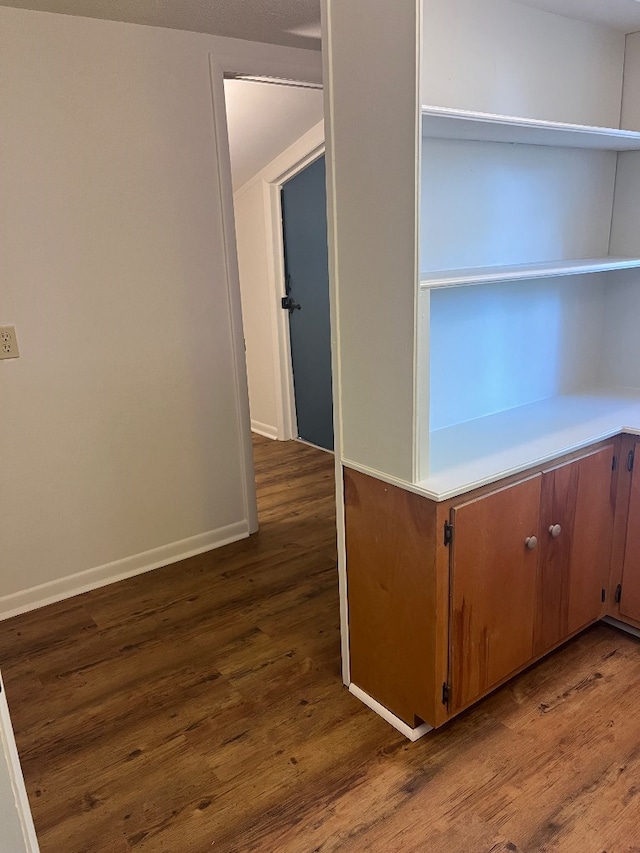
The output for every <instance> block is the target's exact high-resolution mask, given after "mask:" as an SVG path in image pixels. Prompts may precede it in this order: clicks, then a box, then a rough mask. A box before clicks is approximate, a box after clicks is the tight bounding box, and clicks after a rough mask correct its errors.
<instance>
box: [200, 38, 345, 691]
mask: <svg viewBox="0 0 640 853" xmlns="http://www.w3.org/2000/svg"><path fill="white" fill-rule="evenodd" d="M323 34H324V35H325V36H326V24H325V22H323ZM297 55H298V56H299V54H297ZM291 56H292V58H291V62H275V61H272V60H269V59H265V58H264V57H260V58H259V59H257V60H255V61H254V62H247V61H246V60H242V61H239V60H238V59H237V57H232V56H231V57H229V56H223V55H221V54H215V55H214V54H210V55H209V68H210V78H211V94H212V100H213V125H214V126H213V141H214V144H215V147H216V151H217V155H218V175H217V180H218V184H219V187H220V215H221V220H222V228H223V234H224V246H225V262H226V269H227V293H228V298H229V305H230V310H231V333H232V338H233V350H234V355H235V358H234V368H235V379H236V401H237V411H238V428H239V431H240V433H241V435H242V455H243V480H244V492H245V504H246V506H247V518H248V520H249V531H250V532H251V533H253V532H255V531H256V530H257V529H258V513H257V503H256V493H255V478H254V474H253V447H252V439H251V418H250V415H249V389H248V386H247V366H246V358H245V351H244V336H243V331H242V305H241V302H240V276H239V273H238V253H237V247H236V236H235V218H234V209H233V189H232V185H231V158H230V155H229V138H228V131H227V115H226V107H225V97H224V77H225V74H227V75H228V74H234V73H235V74H255V75H265V74H268V75H272V76H274V77H288V78H289V79H292V80H300V81H302V82H310V83H322V82H323V80H322V76H323V70H324V73H325V77H326V81H325V86H326V85H331V74H330V68H329V63H328V60H327V57H326V52H324V51H323V53H322V56H321V62H322V65H321V66H320V67H318V68H312V67H311V66H310V65H309V64H307V63H306V62H303V61H302V58H300V61H296V60H295V59H294V56H296V53H294V51H291ZM323 66H324V67H323ZM328 106H329V105H328V95H327V90H326V88H325V114H326V113H327V110H328ZM324 145H326V148H327V155H328V156H327V184H328V187H327V188H328V193H327V239H328V246H329V295H330V300H331V328H332V332H331V349H332V354H331V355H332V372H333V380H334V385H333V423H334V458H335V482H336V535H337V550H338V587H339V593H340V640H341V643H340V645H341V658H342V661H341V662H342V679H343V681H344V683H345V684H346V685H349V684H350V681H351V675H350V670H351V667H350V661H349V613H348V603H347V576H346V551H345V542H344V492H343V486H342V463H341V460H342V428H341V420H342V415H341V411H340V386H341V377H340V357H339V350H340V347H339V332H338V328H339V306H338V299H337V288H336V277H337V271H336V262H335V245H336V240H335V230H336V217H335V211H334V209H333V206H332V205H333V198H334V195H335V172H334V168H333V163H332V156H331V150H332V149H331V139H329V140H328V142H327V141H326V140H325V143H324ZM324 145H323V148H324ZM282 313H284V312H282Z"/></svg>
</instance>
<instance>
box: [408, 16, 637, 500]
mask: <svg viewBox="0 0 640 853" xmlns="http://www.w3.org/2000/svg"><path fill="white" fill-rule="evenodd" d="M436 5H437V0H426V2H425V12H426V14H429V10H431V9H432V8H435V6H436ZM466 5H467V6H468V10H467V11H468V14H469V15H470V16H471V17H473V16H474V15H476V14H479V13H476V11H475V9H474V8H473V6H472V4H471V3H470V2H469V3H468V4H466ZM507 5H508V4H507ZM490 6H491V8H490V9H488V10H487V11H488V12H489V13H491V9H493V5H492V4H490ZM465 8H466V6H465ZM495 8H496V10H497V9H498V6H497V5H496V7H495ZM504 8H505V9H506V8H507V7H504ZM502 11H504V10H503V7H502V6H500V15H502ZM444 14H445V13H443V15H444ZM509 16H512V18H511V19H509ZM445 17H446V15H445ZM497 20H498V19H497V18H496V21H497ZM525 21H529V23H530V24H531V25H532V26H534V27H537V26H539V27H540V28H541V32H542V31H543V30H544V32H548V38H550V39H555V38H556V36H557V38H558V41H557V44H556V48H555V51H556V52H555V53H554V54H553V58H552V55H551V53H549V51H548V50H547V48H545V50H542V49H541V50H540V51H539V52H535V51H534V52H532V53H531V54H528V53H527V51H528V50H529V48H530V45H529V44H527V36H526V35H525V34H524V30H523V29H522V27H523V26H524V22H525ZM516 22H517V23H516ZM468 23H469V31H468V33H466V34H465V35H464V36H463V38H462V42H461V43H459V44H458V42H457V39H458V35H457V30H456V28H455V25H454V19H453V18H452V19H451V25H449V24H447V26H450V29H449V30H445V29H443V30H442V31H441V32H440V34H439V37H438V38H439V39H444V38H445V35H446V36H447V37H448V38H449V41H447V42H446V43H447V44H448V47H449V50H450V53H451V60H450V62H451V63H452V65H451V66H450V67H453V64H455V63H456V62H457V63H458V64H457V65H456V71H455V75H457V77H456V79H457V84H456V86H457V88H455V89H454V88H453V87H452V86H451V85H449V84H448V83H445V82H444V80H445V78H442V80H441V79H440V78H438V77H430V76H428V75H427V76H426V77H425V76H423V86H422V91H421V100H422V103H423V104H424V103H425V102H426V103H429V101H431V103H432V104H433V103H435V104H437V103H446V102H447V100H448V99H449V98H448V96H451V95H453V97H454V99H455V100H456V101H458V103H456V104H455V105H454V104H452V105H451V106H446V107H443V106H422V107H421V116H420V122H421V186H420V193H419V208H420V234H421V239H420V269H421V273H420V280H419V289H420V297H419V303H418V304H419V318H420V319H419V323H420V335H419V345H418V350H419V352H418V356H417V362H416V363H417V368H416V370H417V387H418V390H419V395H420V399H421V408H420V409H419V411H418V414H417V436H418V439H417V442H418V453H417V457H418V460H419V462H418V465H417V469H418V474H417V478H416V484H417V485H419V486H420V488H421V489H423V490H424V493H425V494H428V495H430V496H431V497H433V498H434V499H437V500H442V499H444V498H445V497H451V495H452V494H455V493H456V492H457V493H461V492H463V491H467V490H468V489H470V488H474V487H476V486H477V485H479V484H483V483H486V482H490V481H491V479H492V478H497V477H498V476H505V475H506V474H508V473H511V472H515V471H519V470H524V469H525V468H526V467H527V465H532V464H536V463H540V462H541V461H544V460H546V459H551V458H553V456H554V455H559V454H561V453H566V452H570V451H571V450H573V449H576V448H578V447H581V446H584V445H585V444H587V443H589V442H591V441H596V440H598V439H599V438H601V437H605V436H606V435H610V434H613V433H614V432H615V431H616V430H619V429H620V428H621V427H622V426H630V425H631V424H632V423H637V424H640V407H638V405H637V401H636V400H635V398H634V394H635V393H636V392H635V391H634V390H631V391H630V392H629V393H630V397H629V396H628V395H627V390H624V391H622V392H621V391H619V390H618V386H619V385H622V384H624V385H625V386H627V389H628V388H629V387H631V389H635V388H640V371H637V372H638V377H637V380H633V382H632V384H631V386H629V383H628V381H625V382H624V383H622V382H620V381H618V379H617V377H616V369H615V364H614V363H613V360H612V359H611V358H609V356H608V351H610V350H611V348H612V344H613V341H614V340H616V329H617V328H618V325H619V319H617V318H616V314H617V313H618V312H622V313H623V314H624V313H625V312H628V311H633V310H636V308H635V307H634V306H631V305H630V304H628V303H629V295H628V287H627V290H626V291H625V295H624V297H623V296H622V289H621V287H620V286H619V283H620V282H621V281H626V282H627V283H628V281H629V279H628V276H629V275H630V274H631V273H632V271H633V270H635V269H640V236H638V235H640V202H638V198H637V196H638V189H639V187H640V179H639V178H637V177H636V176H637V175H639V174H640V116H639V115H636V114H637V113H638V109H637V107H635V106H634V105H633V104H634V103H635V100H637V98H634V96H633V92H634V91H635V90H634V89H633V86H634V85H635V84H636V80H637V78H638V75H640V44H636V43H634V44H633V46H632V47H630V48H628V49H627V51H626V53H625V50H624V48H625V44H624V39H621V40H620V41H619V43H618V44H617V45H616V44H615V40H609V41H607V40H606V39H601V33H602V31H598V32H595V33H594V31H589V32H587V31H586V30H585V29H584V28H583V24H581V23H577V22H575V21H573V22H572V21H570V20H568V19H567V20H566V21H564V22H563V23H562V34H561V35H559V32H560V31H559V30H557V27H556V25H557V26H560V24H559V23H558V21H557V20H555V21H554V20H553V19H552V18H551V17H547V16H546V12H530V11H527V10H526V9H525V8H519V4H518V3H517V2H514V3H513V6H512V7H511V9H510V10H509V11H508V15H507V16H506V17H505V18H504V19H501V20H500V24H499V25H498V26H497V27H496V30H495V32H494V33H492V34H491V35H488V36H486V35H484V36H480V37H479V38H480V39H481V40H482V39H483V38H485V39H486V44H484V43H483V44H484V48H485V49H486V51H487V52H486V54H484V56H481V54H480V53H474V56H475V61H476V63H477V64H476V66H472V65H471V64H470V65H465V62H466V58H465V57H466V54H468V52H469V51H470V50H471V51H475V50H476V48H477V44H478V42H477V40H476V37H475V36H474V35H473V33H474V32H475V31H474V30H473V28H472V27H471V20H470V21H469V22H468ZM527 26H528V24H527ZM425 34H426V38H427V42H426V43H425V51H426V52H425V53H424V55H423V62H424V63H425V64H426V66H429V63H430V62H431V57H432V56H433V55H434V51H436V50H437V49H438V44H440V43H441V42H440V41H437V40H436V37H435V34H433V35H432V34H430V31H429V30H428V29H427V30H425ZM531 37H532V38H534V36H533V35H532V36H531ZM538 37H539V36H538ZM429 39H431V41H429ZM465 39H467V40H468V41H467V42H465ZM520 39H522V48H523V50H522V53H521V55H519V54H518V51H517V50H516V49H514V45H515V44H516V43H517V42H518V40H520ZM589 39H594V41H593V42H592V45H591V47H587V42H588V40H589ZM507 40H510V41H507ZM540 43H542V42H540ZM593 50H595V51H600V54H599V55H600V60H595V53H594V54H593V56H590V54H591V51H593ZM588 54H589V61H594V62H596V61H598V62H601V63H608V64H609V67H610V68H614V67H616V65H617V67H618V72H617V73H618V75H619V76H618V78H617V79H615V75H612V76H611V77H610V79H609V80H608V82H607V84H606V86H604V85H603V87H602V89H601V90H600V91H596V87H594V84H593V83H591V84H588V83H587V82H586V78H585V79H580V76H579V73H578V72H577V71H576V69H577V68H578V67H584V66H581V63H583V62H585V61H586V57H587V55H588ZM538 55H539V58H538V59H536V58H535V57H538ZM489 56H493V57H495V59H496V62H497V63H498V65H500V63H502V64H503V67H502V68H501V72H500V74H501V75H502V76H500V75H497V76H496V74H495V66H494V65H493V64H492V62H490V61H489V59H488V57H489ZM485 59H486V64H485ZM623 59H625V62H624V68H623ZM463 60H464V62H463ZM548 61H551V63H552V65H554V68H555V72H554V73H555V74H556V75H557V84H555V85H550V82H549V78H548V79H547V82H546V83H543V82H542V78H539V79H538V76H537V75H539V74H540V73H541V72H542V70H543V68H542V65H541V63H543V62H544V63H547V62H548ZM576 62H577V65H575V64H574V63H576ZM460 63H462V64H460ZM550 67H551V66H548V67H545V69H544V73H545V74H546V73H547V72H549V69H550ZM458 69H461V70H460V71H458ZM433 70H435V69H433ZM451 73H454V72H451ZM623 74H624V78H625V79H624V86H625V91H627V95H626V97H627V99H629V98H631V99H632V100H628V103H627V107H626V110H625V109H623V110H622V112H621V111H620V103H621V95H622V91H621V86H622V83H623V81H622V76H623ZM479 80H482V81H483V82H482V85H479V83H478V81H479ZM425 81H426V85H425ZM569 81H570V82H569ZM502 88H503V89H504V92H508V97H502V94H501V89H502ZM556 88H557V91H556ZM512 95H513V97H512ZM432 99H433V100H432ZM510 103H511V104H513V105H517V106H519V107H520V108H521V109H522V110H523V115H521V116H518V115H510V114H508V113H507V112H506V109H505V113H504V114H501V113H500V112H499V111H498V110H495V112H494V111H491V112H490V111H488V110H487V111H486V112H481V111H479V110H474V109H462V108H459V107H460V106H463V105H465V106H466V105H467V104H468V105H469V106H474V105H475V104H477V105H478V106H489V105H491V106H493V105H494V104H495V106H499V107H503V108H508V106H509V104H510ZM550 114H551V115H552V116H553V117H556V116H557V117H559V118H561V119H562V118H564V117H566V118H567V119H568V121H563V120H560V121H552V120H549V115H550ZM577 116H580V117H581V118H584V119H587V120H589V119H590V121H587V122H585V123H584V124H578V123H574V122H573V121H571V119H573V118H574V117H577ZM625 120H626V121H630V122H631V125H630V126H631V127H634V126H635V127H636V128H638V130H630V129H621V127H620V126H618V127H612V126H610V124H611V122H614V121H619V122H620V124H621V125H622V122H624V121H625ZM600 122H602V124H600ZM605 125H608V126H605ZM625 271H627V272H625ZM630 271H631V273H630ZM622 275H627V279H621V278H619V277H618V276H622ZM496 285H501V286H500V287H496ZM458 289H459V294H458V295H456V292H455V291H456V290H458ZM625 300H626V301H625ZM613 306H615V307H613ZM427 365H428V371H427V369H426V366H427ZM628 374H629V371H627V375H626V377H625V379H628ZM585 388H597V389H602V390H601V391H600V390H599V391H597V392H595V393H594V394H591V395H590V394H587V393H586V392H585V390H584V389H585ZM630 400H631V402H630ZM622 410H624V412H626V414H625V415H622V414H621V411H622ZM427 412H428V416H427V414H426V413H427ZM427 418H428V421H429V424H428V425H427V424H426V420H427Z"/></svg>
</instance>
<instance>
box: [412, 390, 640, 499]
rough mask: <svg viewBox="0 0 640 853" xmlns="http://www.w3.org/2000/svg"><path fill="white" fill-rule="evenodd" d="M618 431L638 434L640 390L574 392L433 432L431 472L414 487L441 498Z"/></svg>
mask: <svg viewBox="0 0 640 853" xmlns="http://www.w3.org/2000/svg"><path fill="white" fill-rule="evenodd" d="M619 432H631V433H636V434H637V433H640V393H633V392H625V391H619V392H618V391H616V392H611V393H608V392H598V391H596V392H593V393H584V394H571V395H566V396H561V397H552V398H550V399H547V400H541V401H540V402H537V403H532V404H530V405H528V406H520V407H518V408H516V409H509V410H508V411H505V412H499V413H498V414H495V415H489V416H487V417H484V418H479V419H478V420H475V421H468V422H466V423H463V424H458V425H456V426H453V427H449V428H447V429H441V430H437V431H435V432H432V433H431V448H430V456H431V473H430V476H429V477H428V479H426V480H423V481H421V482H420V483H418V484H417V485H416V488H415V490H416V491H417V492H420V493H421V494H424V495H426V496H427V497H430V498H432V499H433V500H437V501H442V500H447V499H448V498H451V497H456V496H457V495H460V494H464V493H465V492H468V491H471V490H472V489H475V488H478V487H479V486H484V485H486V484H488V483H493V482H496V481H497V480H499V479H501V478H502V477H507V476H509V475H511V474H516V473H519V472H521V471H525V470H526V469H527V468H530V467H532V466H534V465H540V464H544V463H545V462H548V461H551V460H553V459H555V458H556V457H558V456H561V455H563V454H565V453H571V452H573V451H574V450H580V449H581V448H583V447H586V446H588V445H589V444H592V443H593V442H596V441H599V440H601V439H605V438H608V437H610V436H613V435H616V434H618V433H619Z"/></svg>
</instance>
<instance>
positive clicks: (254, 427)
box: [251, 420, 280, 441]
mask: <svg viewBox="0 0 640 853" xmlns="http://www.w3.org/2000/svg"><path fill="white" fill-rule="evenodd" d="M251 432H257V433H258V435H263V436H264V437H265V438H273V439H275V440H276V441H277V440H278V439H279V437H280V436H279V435H278V430H277V428H276V427H274V426H269V424H261V423H260V421H254V420H252V421H251Z"/></svg>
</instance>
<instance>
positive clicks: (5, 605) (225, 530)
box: [0, 519, 249, 621]
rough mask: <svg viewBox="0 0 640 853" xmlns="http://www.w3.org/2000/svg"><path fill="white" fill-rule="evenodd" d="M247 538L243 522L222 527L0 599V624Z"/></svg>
mask: <svg viewBox="0 0 640 853" xmlns="http://www.w3.org/2000/svg"><path fill="white" fill-rule="evenodd" d="M247 536H249V524H248V522H247V521H246V519H244V520H243V521H238V522H236V523H234V524H228V525H227V526H226V527H219V528H218V529H217V530H209V531H207V532H206V533H199V534H198V535H197V536H190V537H189V538H188V539H181V540H179V541H178V542H171V543H170V544H169V545H162V546H161V547H160V548H153V549H152V550H150V551H143V552H142V553H140V554H133V555H132V556H130V557H125V558H124V559H122V560H116V561H115V562H113V563H106V564H105V565H103V566H97V567H96V568H93V569H87V570H85V571H83V572H77V573H75V574H73V575H67V576H66V577H63V578H57V579H56V580H53V581H48V582H47V583H43V584H39V585H38V586H34V587H31V588H30V589H24V590H20V592H14V593H12V594H11V595H4V596H0V621H1V620H3V619H9V618H11V617H12V616H17V615H18V614H20V613H26V612H27V611H28V610H35V609H36V608H38V607H44V606H45V605H47V604H53V603H54V602H55V601H62V600H63V599H65V598H71V597H72V596H74V595H80V593H82V592H89V590H92V589H97V588H98V587H101V586H106V585H107V584H110V583H115V582H116V581H121V580H124V579H125V578H131V577H133V576H134V575H141V574H143V573H144V572H149V571H151V570H152V569H158V568H160V567H161V566H168V565H169V564H170V563H177V562H178V561H179V560H185V559H186V558H187V557H193V556H195V555H196V554H203V553H204V552H205V551H212V550H213V549H214V548H220V547H221V546H222V545H228V544H229V543H231V542H237V541H238V540H239V539H246V538H247Z"/></svg>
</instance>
